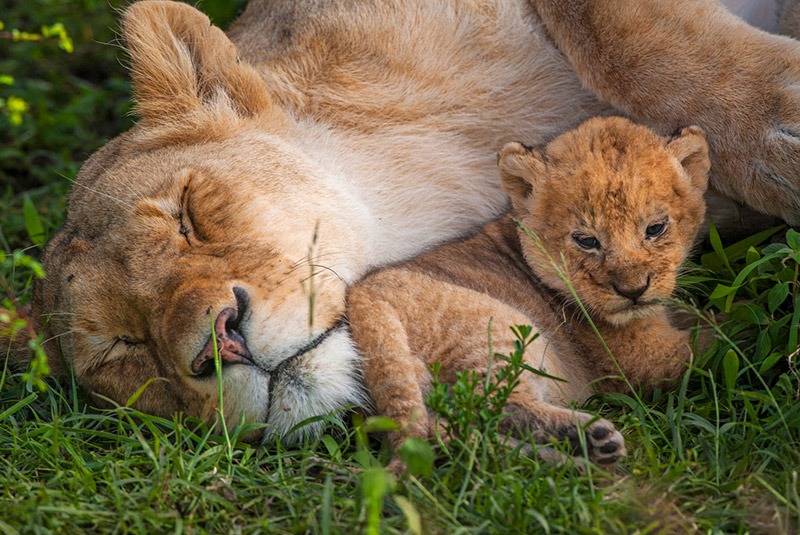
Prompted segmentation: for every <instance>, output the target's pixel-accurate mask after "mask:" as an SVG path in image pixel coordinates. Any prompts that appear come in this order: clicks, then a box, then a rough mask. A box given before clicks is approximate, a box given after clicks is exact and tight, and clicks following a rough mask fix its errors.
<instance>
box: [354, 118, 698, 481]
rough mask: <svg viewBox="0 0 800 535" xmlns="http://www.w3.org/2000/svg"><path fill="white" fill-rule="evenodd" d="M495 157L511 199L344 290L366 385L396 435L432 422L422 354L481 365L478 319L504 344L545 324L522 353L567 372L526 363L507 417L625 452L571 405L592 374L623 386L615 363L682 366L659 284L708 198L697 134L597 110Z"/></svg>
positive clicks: (600, 423) (650, 375) (624, 368)
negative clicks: (496, 212)
mask: <svg viewBox="0 0 800 535" xmlns="http://www.w3.org/2000/svg"><path fill="white" fill-rule="evenodd" d="M499 166H500V176H501V179H502V185H503V188H504V189H505V190H506V192H507V193H508V194H509V196H510V198H511V202H512V207H513V209H512V212H511V214H510V215H508V216H506V217H503V218H501V219H499V220H497V221H495V222H492V223H490V224H488V225H487V226H485V227H484V228H483V229H482V230H481V231H480V233H478V234H477V235H476V236H474V237H473V238H471V239H469V240H467V241H463V242H460V243H453V244H450V245H446V246H443V247H441V248H439V249H436V250H434V251H432V252H430V253H428V254H426V255H424V256H422V257H420V258H418V259H416V260H413V261H411V262H409V263H406V264H402V265H400V266H398V267H395V268H390V269H387V270H384V271H378V272H376V273H374V274H372V275H370V276H369V277H367V278H366V279H365V280H364V281H362V282H361V283H359V284H357V285H356V286H354V287H352V288H351V289H350V290H349V292H348V309H347V313H348V317H349V319H350V322H351V329H352V335H353V337H354V340H355V342H356V345H357V346H358V349H359V351H360V352H361V353H362V355H363V356H364V358H365V363H364V376H365V380H366V385H367V389H368V391H369V392H370V395H371V396H372V399H373V401H374V404H375V408H376V409H377V411H378V412H379V413H381V414H385V415H388V416H390V417H391V418H394V419H396V420H397V421H398V422H400V423H401V424H402V426H403V431H400V432H395V433H393V436H392V442H393V446H394V447H395V448H396V447H398V446H399V444H400V442H401V441H402V440H403V437H404V435H413V436H418V437H427V436H429V435H430V433H431V432H432V429H431V426H432V423H433V421H432V420H433V419H432V418H431V417H429V415H428V414H427V412H426V407H425V396H426V393H427V391H428V387H429V384H430V381H431V375H430V373H429V366H430V365H431V364H432V363H434V362H438V363H441V368H440V374H439V379H440V380H444V381H449V382H452V381H454V379H455V375H456V373H457V372H460V371H465V370H474V371H476V372H478V373H484V374H485V373H487V366H488V361H489V349H488V340H487V325H490V324H491V334H492V338H493V346H494V350H495V351H497V352H500V353H506V354H508V353H509V352H511V351H512V349H513V346H512V344H513V341H514V337H513V336H512V332H511V330H510V329H509V326H513V325H517V324H524V325H532V326H533V328H534V330H535V331H538V332H539V333H540V336H539V338H537V339H536V340H535V341H534V342H533V344H531V346H529V348H528V350H527V352H526V355H525V358H526V362H527V363H528V364H529V365H530V366H532V367H534V368H538V369H542V370H544V371H545V372H547V373H548V374H550V375H553V376H556V377H559V378H562V379H565V380H566V382H555V381H552V380H550V379H547V378H544V377H540V376H537V375H534V374H524V375H523V377H522V380H521V383H520V384H519V386H518V387H517V389H516V390H515V392H514V393H513V394H512V396H511V398H510V402H509V404H508V406H507V407H506V408H505V422H504V424H505V428H506V430H507V431H508V433H510V434H511V435H517V436H520V437H527V436H532V437H533V438H534V440H536V441H546V440H550V439H552V438H555V439H570V440H571V441H572V443H573V444H574V445H575V447H576V448H577V447H578V443H577V441H576V439H577V436H578V435H577V429H579V428H582V429H584V430H585V431H586V444H587V447H588V455H589V458H590V459H592V460H594V461H596V462H598V463H603V464H608V463H614V462H615V461H617V460H618V459H619V458H620V457H621V456H623V455H625V444H624V441H623V439H622V436H621V435H620V434H619V432H617V431H616V430H615V429H614V426H613V425H612V424H611V423H610V422H608V421H606V420H603V419H599V420H597V419H594V420H593V417H592V416H591V415H590V414H587V413H583V412H578V411H574V410H570V409H568V408H566V405H567V404H568V403H570V402H571V401H578V402H581V401H583V400H585V399H586V397H587V396H588V395H590V394H591V392H592V390H593V388H594V389H598V390H600V391H603V390H609V389H616V388H620V387H621V386H622V385H623V384H624V383H622V382H621V381H620V380H619V379H618V377H619V376H620V371H621V372H622V373H623V374H624V376H625V377H626V378H627V380H628V381H630V382H631V383H632V384H633V385H634V386H637V387H643V388H648V387H652V386H653V385H655V384H656V383H657V382H658V381H659V380H662V379H673V378H675V377H676V376H677V375H678V374H680V373H681V371H682V370H685V369H686V362H687V361H688V360H689V358H690V356H691V345H690V336H689V333H688V332H687V331H682V330H678V329H676V328H675V327H673V326H672V325H670V321H669V319H668V316H667V311H666V310H665V308H664V305H663V300H665V299H667V298H669V297H670V295H671V294H672V292H673V290H674V288H675V283H676V277H677V271H678V268H679V267H680V265H681V263H682V262H683V260H684V258H685V257H686V254H687V252H688V251H689V249H690V247H691V246H692V244H693V242H694V239H695V237H696V235H697V232H698V229H699V227H700V224H701V221H702V220H703V216H704V213H705V208H704V203H703V194H704V193H705V191H706V186H707V173H708V170H709V160H708V147H707V145H706V141H705V136H704V134H703V133H702V131H701V130H700V129H698V128H696V127H689V128H684V129H683V130H681V131H680V133H679V134H677V135H675V136H673V137H670V138H666V137H660V136H658V135H656V134H654V133H653V132H651V131H650V130H648V129H646V128H644V127H642V126H637V125H634V124H633V123H631V122H629V121H627V120H625V119H621V118H615V117H614V118H605V119H603V118H598V119H592V120H589V121H587V122H586V123H584V124H583V125H581V126H580V127H579V128H577V129H575V130H573V131H570V132H567V133H566V134H563V135H561V136H560V137H558V138H556V139H555V140H554V141H552V142H551V143H549V144H548V145H547V146H546V147H544V149H542V150H541V151H539V150H532V149H528V148H526V147H524V146H523V145H521V144H519V143H509V144H507V145H506V146H505V147H503V149H502V151H501V152H500V158H499ZM514 220H518V221H519V223H520V224H521V226H522V227H524V228H525V229H529V230H530V231H531V232H532V233H534V234H535V236H536V237H537V238H538V239H537V240H534V239H531V238H530V237H529V236H528V235H527V234H526V233H525V231H524V230H518V228H517V226H516V224H515V222H514ZM566 280H568V281H569V283H570V284H571V286H572V288H573V289H574V292H575V294H576V295H577V296H578V298H579V299H580V301H581V302H582V303H583V305H584V306H585V307H586V309H587V310H588V311H589V314H590V315H591V318H592V320H593V322H594V323H595V324H596V325H597V327H598V328H599V330H600V332H601V333H602V335H603V338H604V340H605V342H606V343H607V344H608V346H609V348H610V349H611V351H612V353H613V355H614V357H615V359H616V360H617V362H618V363H619V366H620V369H619V370H618V369H617V367H616V365H615V364H614V362H613V360H612V359H611V358H610V357H609V356H608V354H607V353H606V352H605V351H604V349H603V348H602V346H601V344H600V342H599V341H598V340H597V338H596V336H595V334H594V333H593V331H592V329H591V327H590V325H589V324H588V322H587V321H586V320H585V318H584V316H583V315H582V313H581V312H580V311H579V310H578V307H577V305H576V302H575V299H574V298H573V295H572V293H571V291H570V290H569V289H568V288H567V283H566V282H565V281H566ZM490 322H491V323H490ZM495 369H496V368H495ZM590 422H591V423H590ZM587 424H588V425H587ZM393 464H394V468H396V469H397V468H400V464H399V461H398V460H397V459H395V461H393Z"/></svg>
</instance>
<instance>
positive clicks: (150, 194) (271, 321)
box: [33, 3, 361, 438]
mask: <svg viewBox="0 0 800 535" xmlns="http://www.w3.org/2000/svg"><path fill="white" fill-rule="evenodd" d="M123 27H124V33H125V36H126V38H127V40H128V43H129V47H130V48H131V62H132V64H131V68H132V75H133V80H134V87H135V90H136V96H137V106H138V108H137V110H138V113H139V115H140V116H141V120H140V122H139V123H138V124H137V125H136V127H134V129H133V130H131V131H130V132H128V133H127V134H125V135H123V136H120V137H119V138H117V139H115V140H113V141H112V142H110V143H109V144H108V145H107V146H106V147H104V148H103V149H102V150H100V151H99V152H97V153H96V154H95V155H93V156H92V158H91V159H90V160H89V161H88V162H87V163H86V164H85V165H84V166H83V168H82V169H81V172H80V174H79V176H78V178H77V180H76V184H75V191H76V192H75V194H74V195H72V196H71V198H70V204H69V215H68V218H67V221H66V222H65V225H64V228H63V229H62V230H61V231H60V232H59V233H58V234H57V235H56V237H55V238H54V239H53V240H52V241H51V242H50V243H49V244H48V246H47V248H46V251H45V254H44V257H43V258H44V260H43V262H44V268H45V271H46V273H47V280H46V281H45V282H44V283H42V284H39V285H38V286H37V289H36V294H35V296H34V301H33V310H35V311H47V315H46V316H45V317H44V320H45V322H44V323H45V325H43V327H44V328H45V329H46V333H48V336H50V337H52V338H53V339H52V341H51V342H49V343H48V347H49V349H50V350H51V351H50V353H51V355H61V356H62V357H63V358H64V359H65V360H66V362H65V364H66V365H67V367H69V368H71V369H72V370H74V374H75V377H76V379H77V380H78V382H79V384H81V385H83V386H85V387H86V388H87V389H89V390H90V391H91V392H92V393H94V394H96V395H98V396H99V398H109V399H111V400H113V401H114V402H116V403H122V404H124V403H126V401H127V400H128V399H129V398H130V397H131V396H133V395H134V393H136V392H137V390H138V389H140V387H142V386H144V385H146V384H147V387H146V388H145V389H144V391H143V393H142V394H141V396H140V397H139V398H138V401H137V404H136V406H137V408H139V409H141V410H143V411H146V412H149V413H155V414H158V415H165V416H166V415H172V414H176V413H179V412H183V413H185V414H188V415H191V416H197V417H200V418H203V419H204V420H206V421H213V420H214V418H215V411H216V410H217V408H218V407H219V405H220V403H219V399H218V395H217V392H218V385H217V381H216V373H215V358H214V355H215V352H216V353H218V355H219V357H220V361H221V367H222V381H223V387H224V400H223V401H224V404H223V405H224V411H225V415H226V416H227V418H228V420H229V421H232V422H236V421H238V420H239V418H240V417H243V418H244V419H245V420H246V421H250V422H266V423H267V424H268V427H267V428H266V431H265V435H266V436H271V435H274V434H278V435H285V434H286V433H287V432H288V431H289V430H291V429H292V428H293V427H294V426H295V425H296V424H298V423H299V422H301V421H302V420H305V419H307V418H308V417H309V416H313V415H320V414H326V413H329V412H331V411H337V410H341V408H342V407H344V406H347V405H350V404H356V403H359V402H360V392H361V389H360V386H359V384H358V381H357V377H356V374H357V369H358V365H357V362H356V360H357V356H356V354H355V352H354V350H353V348H352V344H351V342H350V340H349V337H348V335H347V333H346V331H345V329H344V325H343V321H342V317H343V313H344V297H343V296H344V288H345V285H346V284H347V283H348V282H352V280H353V279H354V277H356V274H355V273H354V272H353V270H352V269H351V268H350V266H352V265H353V264H354V263H353V261H352V259H351V258H348V259H347V261H346V262H344V261H343V260H342V257H343V255H344V254H345V253H347V254H348V255H355V256H358V250H357V249H356V248H355V247H353V246H352V245H349V246H348V248H347V250H346V251H343V250H341V249H337V247H336V244H337V242H342V243H347V244H354V243H356V244H357V243H358V242H359V238H358V237H357V236H355V235H354V234H353V229H352V227H351V226H349V225H346V224H343V223H340V222H339V221H340V219H339V218H338V210H339V209H340V208H339V207H341V206H347V205H351V206H352V203H351V201H350V200H349V199H348V198H345V197H344V196H343V194H342V193H340V191H339V190H338V189H336V188H335V187H332V186H330V183H331V180H330V176H329V173H327V172H326V171H324V170H323V169H321V168H320V167H319V166H318V165H316V164H315V163H314V162H313V161H311V160H310V159H309V158H307V157H306V156H305V154H304V153H303V151H302V150H301V149H299V148H298V147H297V146H296V145H293V144H291V143H290V142H287V141H286V139H287V138H290V135H289V134H287V132H286V130H287V129H288V128H289V126H288V120H287V118H286V117H285V116H284V115H283V113H282V112H281V111H279V110H278V109H277V108H275V107H273V106H272V104H271V100H270V99H269V97H268V96H267V93H266V89H265V86H264V84H263V81H262V80H261V78H260V76H259V75H258V74H257V73H255V71H254V70H253V69H252V68H251V67H249V66H247V65H246V64H244V63H239V62H238V61H237V59H236V50H235V49H234V48H233V45H232V44H231V43H230V41H228V40H227V38H225V36H224V34H223V33H222V32H221V31H220V30H219V29H217V28H215V27H213V26H211V25H210V24H209V23H208V19H207V18H205V17H203V16H202V15H200V14H199V13H198V12H197V11H195V10H194V9H193V8H191V7H190V6H187V5H184V4H158V3H154V4H137V5H135V6H133V7H131V8H130V9H129V10H128V12H127V15H126V18H125V20H124V23H123ZM180 39H184V40H185V43H183V44H181V42H180ZM176 43H177V44H176ZM186 43H190V44H191V46H192V47H194V48H193V49H190V48H189V47H188V46H187V45H186ZM197 64H200V65H202V68H203V69H204V70H205V74H204V75H203V76H198V74H197V72H196V71H195V68H196V65H197ZM212 73H213V74H212ZM209 155H212V156H213V157H209ZM276 222H277V223H278V224H276ZM212 330H213V332H214V334H212ZM54 348H56V349H57V350H56V351H53V349H54ZM51 360H55V359H51ZM148 383H149V384H148ZM312 430H313V426H310V427H306V428H305V429H304V430H301V431H300V432H298V433H296V434H295V435H296V436H295V438H297V437H299V436H301V435H302V434H303V433H305V432H308V431H312Z"/></svg>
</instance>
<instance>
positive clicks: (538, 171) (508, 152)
mask: <svg viewBox="0 0 800 535" xmlns="http://www.w3.org/2000/svg"><path fill="white" fill-rule="evenodd" d="M497 165H498V167H499V169H500V185H501V186H502V187H503V190H504V191H505V192H506V193H507V194H508V197H509V199H511V206H512V207H513V209H514V211H515V212H521V211H523V210H524V209H525V200H526V199H527V198H528V197H529V196H530V195H531V194H533V192H534V188H535V187H536V186H537V185H538V184H539V183H541V181H542V180H543V179H544V177H545V174H546V172H547V165H546V164H545V162H544V157H543V156H542V154H541V153H540V152H539V151H536V150H534V149H531V148H528V147H526V146H525V145H523V144H522V143H516V142H511V143H506V144H505V145H504V146H503V148H502V149H500V153H499V154H498V156H497Z"/></svg>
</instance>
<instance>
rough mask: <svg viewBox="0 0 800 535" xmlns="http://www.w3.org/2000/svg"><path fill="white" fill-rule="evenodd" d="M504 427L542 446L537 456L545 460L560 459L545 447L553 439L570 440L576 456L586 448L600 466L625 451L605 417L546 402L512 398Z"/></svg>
mask: <svg viewBox="0 0 800 535" xmlns="http://www.w3.org/2000/svg"><path fill="white" fill-rule="evenodd" d="M503 427H504V431H506V432H508V433H509V434H510V435H512V436H514V437H517V438H522V439H527V438H530V439H532V441H533V442H534V443H535V444H538V445H544V446H545V447H543V448H542V447H539V448H537V455H539V457H540V458H541V459H542V460H544V461H547V462H561V460H562V459H561V456H560V455H557V453H558V451H557V450H554V449H553V448H549V447H548V446H549V445H550V444H551V443H552V442H553V441H559V442H560V441H567V442H569V444H570V447H571V452H572V454H573V455H575V456H580V455H581V453H582V452H583V451H584V449H585V452H586V455H587V457H588V458H589V460H590V461H592V462H595V463H598V464H602V465H610V464H614V463H615V462H617V461H618V460H619V459H621V458H622V457H624V456H625V455H626V454H627V451H626V449H625V439H624V438H623V437H622V435H621V434H620V432H619V431H617V429H616V428H615V427H614V424H612V423H611V422H609V421H608V420H606V419H604V418H600V417H597V416H593V415H591V414H588V413H585V412H581V411H575V410H572V409H567V408H565V407H559V406H557V405H552V404H550V403H547V402H542V401H530V400H528V401H524V400H516V401H512V402H511V403H509V404H508V405H507V406H506V409H505V420H504V425H503ZM540 451H541V453H540Z"/></svg>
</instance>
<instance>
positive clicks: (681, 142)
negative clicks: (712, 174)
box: [667, 126, 711, 192]
mask: <svg viewBox="0 0 800 535" xmlns="http://www.w3.org/2000/svg"><path fill="white" fill-rule="evenodd" d="M667 151H669V153H670V154H672V155H673V156H674V157H675V158H676V159H677V160H678V161H679V162H680V164H681V166H682V167H683V168H684V169H685V170H686V173H687V174H688V175H689V178H690V179H691V181H692V185H693V186H694V187H696V188H698V189H700V190H702V191H704V192H705V191H706V189H708V171H709V169H711V161H710V160H709V159H708V143H707V142H706V135H705V133H704V132H703V131H702V130H701V129H700V128H699V127H697V126H688V127H686V128H682V129H681V130H680V131H679V132H678V133H677V134H675V135H673V136H672V138H670V139H669V141H667Z"/></svg>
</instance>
